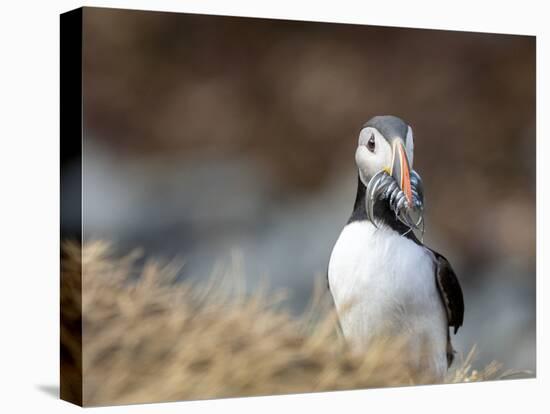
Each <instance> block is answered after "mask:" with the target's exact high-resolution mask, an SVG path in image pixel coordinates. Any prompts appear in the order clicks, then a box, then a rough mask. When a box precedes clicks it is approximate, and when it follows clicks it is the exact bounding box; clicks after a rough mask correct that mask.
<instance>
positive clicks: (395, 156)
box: [355, 115, 414, 203]
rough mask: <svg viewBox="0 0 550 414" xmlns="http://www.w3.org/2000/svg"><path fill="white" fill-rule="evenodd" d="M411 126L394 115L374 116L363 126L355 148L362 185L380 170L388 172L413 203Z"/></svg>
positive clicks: (366, 183)
mask: <svg viewBox="0 0 550 414" xmlns="http://www.w3.org/2000/svg"><path fill="white" fill-rule="evenodd" d="M413 149H414V143H413V132H412V128H411V127H410V126H409V125H407V124H406V123H405V122H404V121H403V120H401V119H400V118H397V117H396V116H391V115H384V116H375V117H374V118H372V119H370V120H369V121H368V122H367V123H365V124H364V125H363V128H362V129H361V132H360V133H359V142H358V145H357V150H356V151H355V163H356V164H357V168H358V169H359V176H360V178H361V181H362V182H363V184H364V185H365V186H367V185H368V183H369V180H370V179H371V178H372V177H373V176H374V175H375V174H377V173H379V172H380V171H385V172H387V173H388V174H389V175H391V176H392V177H393V178H394V179H395V181H396V182H397V184H398V185H399V187H400V188H401V190H402V191H403V193H404V194H405V196H406V198H407V200H408V201H409V203H412V200H413V195H412V189H411V169H412V164H413Z"/></svg>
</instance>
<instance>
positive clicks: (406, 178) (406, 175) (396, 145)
mask: <svg viewBox="0 0 550 414" xmlns="http://www.w3.org/2000/svg"><path fill="white" fill-rule="evenodd" d="M392 147H393V159H392V166H391V171H390V173H391V174H390V175H391V176H392V177H393V178H394V179H395V181H396V182H397V184H398V185H399V187H400V188H401V190H402V191H403V193H404V194H405V197H406V198H407V201H408V203H409V206H412V205H413V198H412V190H411V170H410V167H409V159H408V158H407V153H406V152H405V143H404V142H403V140H402V139H401V138H395V139H394V140H393V144H392Z"/></svg>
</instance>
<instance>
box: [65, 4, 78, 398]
mask: <svg viewBox="0 0 550 414" xmlns="http://www.w3.org/2000/svg"><path fill="white" fill-rule="evenodd" d="M82 16H83V12H82V9H77V10H73V11H70V12H67V13H64V14H62V15H61V18H60V135H61V136H60V150H61V154H60V164H61V171H60V175H61V176H60V189H61V200H60V214H61V217H60V223H61V228H60V233H61V235H60V236H61V278H60V280H61V294H60V298H61V303H60V306H61V308H60V322H61V327H60V333H61V335H60V396H61V399H63V400H66V401H69V402H72V403H74V404H77V405H82V260H81V246H82Z"/></svg>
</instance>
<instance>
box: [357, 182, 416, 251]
mask: <svg viewBox="0 0 550 414" xmlns="http://www.w3.org/2000/svg"><path fill="white" fill-rule="evenodd" d="M366 193H367V189H366V187H365V184H363V181H361V177H359V175H358V176H357V197H356V198H355V204H354V206H353V212H352V213H351V217H350V218H349V220H348V223H347V224H350V223H353V222H354V221H369V218H368V216H367V210H366V203H365V201H366ZM374 217H375V219H376V221H377V224H381V225H385V226H388V227H389V228H391V229H392V230H393V231H396V232H397V233H399V234H401V235H403V236H404V237H406V238H408V239H410V240H412V241H414V242H415V243H417V244H421V243H420V241H419V240H418V239H417V238H416V236H415V234H414V232H413V231H412V230H410V229H409V227H407V226H406V225H404V224H403V223H401V221H399V219H398V218H397V217H395V213H394V212H393V211H391V209H390V206H389V204H388V201H387V200H378V201H377V202H376V203H375V204H374Z"/></svg>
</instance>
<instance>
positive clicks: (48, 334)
mask: <svg viewBox="0 0 550 414" xmlns="http://www.w3.org/2000/svg"><path fill="white" fill-rule="evenodd" d="M544 4H545V2H544V1H526V0H523V1H521V2H520V1H516V2H514V3H513V4H511V5H508V4H505V2H504V1H483V2H482V1H466V0H462V1H459V2H453V3H449V2H443V1H434V2H426V1H418V0H416V1H410V0H409V1H407V0H403V1H392V2H391V4H390V2H389V1H388V2H384V1H380V0H378V1H376V2H371V1H367V0H365V1H361V2H356V3H354V4H352V3H351V2H347V1H342V0H340V1H337V2H335V1H333V2H330V3H328V4H321V3H320V2H319V1H305V0H303V1H298V0H294V1H270V2H269V3H267V2H261V1H241V0H231V1H227V0H226V1H223V0H219V1H206V0H202V1H200V0H194V1H182V0H180V1H167V0H148V1H144V0H141V1H136V0H134V1H128V0H125V1H122V0H118V1H88V2H86V3H85V5H87V6H110V7H126V8H138V9H154V10H171V11H185V12H197V13H215V14H227V15H240V16H257V17H277V18H288V19H301V20H315V21H334V22H343V23H345V22H348V23H365V24H369V23H370V24H376V25H388V26H405V27H420V28H424V27H426V28H438V29H455V30H468V31H483V32H497V33H517V34H530V35H537V60H538V62H537V86H538V94H537V101H538V104H537V137H538V139H537V194H538V196H537V224H538V231H537V336H538V347H537V377H538V378H537V379H536V380H522V381H502V382H498V383H497V382H494V383H483V384H476V385H462V384H461V385H453V386H431V387H411V388H400V389H383V390H367V391H347V392H332V393H322V394H309V395H291V396H283V397H262V398H245V399H230V400H217V401H198V402H182V403H170V404H152V405H142V406H129V407H113V408H102V409H94V411H96V410H99V411H109V412H117V413H119V412H136V413H144V412H151V413H153V412H154V413H158V412H181V411H185V412H210V411H214V410H216V411H221V410H223V411H225V412H243V413H248V412H259V411H261V412H268V413H269V412H278V413H280V412H282V411H283V412H284V411H288V412H311V411H315V412H318V411H320V412H339V413H343V412H355V411H358V412H373V411H376V410H380V411H384V412H395V411H397V410H399V409H401V410H406V411H413V412H416V411H418V412H422V413H431V412H434V413H435V412H441V411H444V412H445V413H455V412H456V413H465V412H483V411H485V412H491V411H498V412H504V413H508V412H510V413H518V412H525V411H529V412H531V411H534V412H543V411H545V412H548V411H547V410H548V408H549V407H550V403H549V400H550V398H549V397H548V394H549V393H550V387H549V385H550V380H549V378H548V375H549V372H550V370H549V367H548V358H547V357H546V355H545V353H544V352H541V351H543V350H545V349H546V350H547V349H549V343H548V338H547V333H548V330H547V329H545V328H547V326H545V325H547V323H546V322H547V321H548V320H549V319H548V306H544V303H542V297H543V296H544V297H546V298H548V297H549V292H548V286H550V284H548V283H545V280H544V277H545V276H549V275H550V273H549V271H548V270H549V267H548V255H549V253H548V252H550V250H549V249H548V248H549V243H548V235H547V233H546V232H547V231H548V230H549V227H548V223H549V220H548V219H547V218H546V217H545V214H544V212H545V211H546V212H548V211H550V209H549V208H550V206H549V204H548V189H547V188H548V182H547V181H546V179H547V178H548V172H549V166H548V161H546V159H547V157H548V155H549V154H550V148H549V144H548V139H546V140H545V139H544V138H543V137H548V134H549V132H550V127H549V125H550V124H549V122H548V115H550V109H549V105H548V100H549V93H548V92H549V74H550V53H549V44H550V35H549V33H548V26H549V24H548V17H549V16H550V12H548V11H546V10H545V6H544ZM81 5H83V4H82V3H80V2H77V1H68V0H67V1H61V0H60V1H35V2H30V1H17V2H16V1H12V2H11V3H8V2H3V5H2V7H1V11H0V32H1V33H0V105H1V106H0V157H1V158H0V194H1V196H2V197H1V200H0V213H1V214H0V243H1V246H0V261H1V266H0V271H1V277H2V284H1V285H0V293H1V297H0V307H1V311H0V317H1V325H0V326H1V328H2V329H1V330H0V333H1V339H0V380H1V384H0V412H7V413H12V412H55V413H57V412H60V413H64V412H74V411H76V410H78V408H77V407H75V406H72V405H70V404H68V403H65V402H62V401H59V400H58V399H57V398H56V397H54V396H53V394H54V392H55V389H56V387H57V386H58V381H59V380H58V366H59V357H58V353H59V346H58V338H59V327H58V320H59V317H58V315H59V306H58V302H59V293H58V285H59V276H58V274H59V261H58V256H59V254H58V252H59V235H58V234H59V231H58V228H59V218H58V216H59V201H58V200H59V112H58V108H59V63H58V62H59V38H58V36H59V16H58V15H59V13H61V12H64V11H67V10H70V9H73V8H76V7H79V6H81ZM411 64H412V65H413V64H414V62H411ZM544 115H546V119H544V118H543V116H544ZM510 162H514V160H510ZM543 252H546V255H544V253H543ZM543 388H546V390H544V389H543ZM544 391H546V393H545V392H544ZM545 394H546V395H545ZM543 407H546V408H543Z"/></svg>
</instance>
